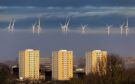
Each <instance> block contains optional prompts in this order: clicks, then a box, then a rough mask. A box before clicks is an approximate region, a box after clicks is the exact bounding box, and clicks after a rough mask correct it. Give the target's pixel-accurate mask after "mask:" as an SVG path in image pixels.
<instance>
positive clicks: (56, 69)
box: [52, 50, 73, 80]
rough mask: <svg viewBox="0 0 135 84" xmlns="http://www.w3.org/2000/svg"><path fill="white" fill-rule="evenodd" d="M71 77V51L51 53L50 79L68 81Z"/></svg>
mask: <svg viewBox="0 0 135 84" xmlns="http://www.w3.org/2000/svg"><path fill="white" fill-rule="evenodd" d="M72 77H73V51H68V50H59V51H53V52H52V79H53V80H69V79H70V78H72Z"/></svg>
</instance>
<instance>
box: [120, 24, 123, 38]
mask: <svg viewBox="0 0 135 84" xmlns="http://www.w3.org/2000/svg"><path fill="white" fill-rule="evenodd" d="M120 34H121V36H122V34H123V24H122V25H121V26H120Z"/></svg>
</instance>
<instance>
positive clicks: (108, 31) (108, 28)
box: [107, 25, 112, 36]
mask: <svg viewBox="0 0 135 84" xmlns="http://www.w3.org/2000/svg"><path fill="white" fill-rule="evenodd" d="M111 27H112V26H111V25H107V34H108V36H109V35H110V32H111V30H110V29H111Z"/></svg>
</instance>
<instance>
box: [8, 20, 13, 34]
mask: <svg viewBox="0 0 135 84" xmlns="http://www.w3.org/2000/svg"><path fill="white" fill-rule="evenodd" d="M11 25H12V20H10V22H9V25H8V32H10V30H11Z"/></svg>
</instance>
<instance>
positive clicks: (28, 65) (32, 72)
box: [19, 49, 40, 80]
mask: <svg viewBox="0 0 135 84" xmlns="http://www.w3.org/2000/svg"><path fill="white" fill-rule="evenodd" d="M39 62H40V51H39V50H34V49H26V50H22V51H19V78H20V79H30V80H38V79H39Z"/></svg>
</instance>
